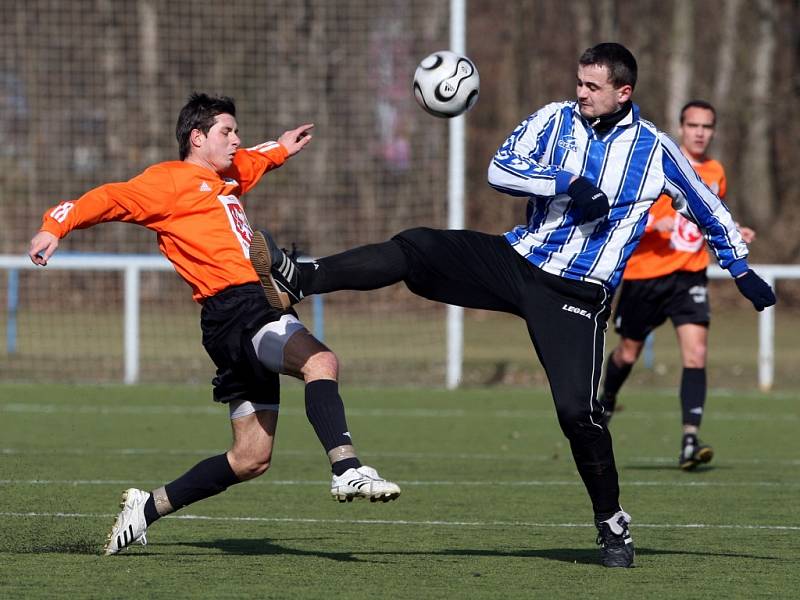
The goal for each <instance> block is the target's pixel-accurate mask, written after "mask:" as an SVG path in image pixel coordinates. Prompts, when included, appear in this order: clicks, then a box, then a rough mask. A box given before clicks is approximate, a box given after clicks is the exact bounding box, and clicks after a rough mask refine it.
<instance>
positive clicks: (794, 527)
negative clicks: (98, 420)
mask: <svg viewBox="0 0 800 600" xmlns="http://www.w3.org/2000/svg"><path fill="white" fill-rule="evenodd" d="M116 516H117V515H116V514H91V513H58V512H56V513H39V512H0V517H9V518H11V517H23V518H25V517H37V518H73V519H109V518H114V517H116ZM168 518H169V519H181V520H186V521H222V522H258V523H321V524H326V523H330V524H335V525H419V526H431V525H438V526H445V527H541V528H544V527H552V528H576V527H593V525H592V524H591V523H537V522H531V521H409V520H404V519H312V518H293V517H208V516H203V515H170V516H169V517H168ZM634 527H635V528H646V529H741V530H774V531H800V525H750V524H728V523H720V524H713V523H636V524H635V525H634Z"/></svg>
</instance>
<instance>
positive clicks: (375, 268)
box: [300, 240, 408, 296]
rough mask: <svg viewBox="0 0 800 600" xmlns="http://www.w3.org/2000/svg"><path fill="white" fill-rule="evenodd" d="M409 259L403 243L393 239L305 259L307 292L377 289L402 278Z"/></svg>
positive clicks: (303, 278) (302, 270)
mask: <svg viewBox="0 0 800 600" xmlns="http://www.w3.org/2000/svg"><path fill="white" fill-rule="evenodd" d="M407 272H408V261H407V259H406V255H405V253H404V252H403V250H402V249H401V248H400V245H399V244H398V243H397V242H395V241H393V240H389V241H388V242H383V243H380V244H369V245H367V246H360V247H358V248H353V249H352V250H347V251H345V252H341V253H339V254H334V255H333V256H326V257H325V258H320V259H319V260H317V261H316V262H314V263H301V265H300V287H301V289H302V290H303V294H305V295H306V296H309V295H311V294H325V293H327V292H335V291H337V290H375V289H378V288H382V287H386V286H388V285H392V284H393V283H397V282H398V281H402V280H403V279H404V278H405V276H406V274H407Z"/></svg>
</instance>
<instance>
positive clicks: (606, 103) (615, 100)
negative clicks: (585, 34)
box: [576, 65, 633, 119]
mask: <svg viewBox="0 0 800 600" xmlns="http://www.w3.org/2000/svg"><path fill="white" fill-rule="evenodd" d="M608 76H609V73H608V67H605V66H602V65H578V82H577V88H576V95H577V97H578V107H579V109H580V111H581V115H583V117H584V118H586V119H595V118H597V117H602V116H603V115H610V114H611V113H614V112H616V111H617V110H619V108H620V106H622V105H623V104H625V102H627V101H628V99H629V98H630V97H631V93H632V92H633V88H631V86H629V85H623V86H620V87H618V88H617V87H614V84H613V83H611V81H609V79H608Z"/></svg>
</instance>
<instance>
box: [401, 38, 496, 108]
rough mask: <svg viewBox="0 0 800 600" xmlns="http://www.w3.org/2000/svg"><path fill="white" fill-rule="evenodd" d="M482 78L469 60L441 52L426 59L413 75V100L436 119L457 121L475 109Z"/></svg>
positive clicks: (461, 56) (458, 55)
mask: <svg viewBox="0 0 800 600" xmlns="http://www.w3.org/2000/svg"><path fill="white" fill-rule="evenodd" d="M480 85H481V78H480V76H479V75H478V69H477V68H476V67H475V64H474V63H473V62H472V61H471V60H470V59H468V58H467V57H466V56H463V55H461V54H456V53H455V52H450V51H449V50H440V51H439V52H434V53H433V54H431V55H430V56H426V57H425V58H423V59H422V62H420V63H419V66H418V67H417V70H416V71H415V72H414V97H415V98H416V99H417V102H419V105H420V106H421V107H422V108H424V109H425V110H426V111H427V112H429V113H430V114H432V115H434V116H436V117H445V118H448V119H449V118H450V117H456V116H458V115H460V114H461V113H464V112H466V111H468V110H469V109H470V108H472V107H473V106H475V103H476V102H477V101H478V90H479V88H480Z"/></svg>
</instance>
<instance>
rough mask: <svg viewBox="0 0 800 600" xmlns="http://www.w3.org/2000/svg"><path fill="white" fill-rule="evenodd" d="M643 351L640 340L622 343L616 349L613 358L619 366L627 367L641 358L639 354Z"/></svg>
mask: <svg viewBox="0 0 800 600" xmlns="http://www.w3.org/2000/svg"><path fill="white" fill-rule="evenodd" d="M641 352H642V344H641V343H640V342H633V343H625V342H623V343H621V344H620V345H619V346H617V347H616V349H615V350H614V354H613V358H612V360H613V361H614V362H615V363H617V366H618V367H627V366H630V365H632V364H634V363H635V362H636V361H637V360H638V359H639V354H641Z"/></svg>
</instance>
